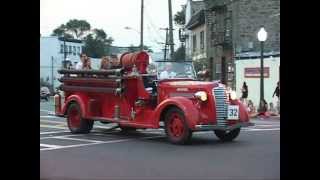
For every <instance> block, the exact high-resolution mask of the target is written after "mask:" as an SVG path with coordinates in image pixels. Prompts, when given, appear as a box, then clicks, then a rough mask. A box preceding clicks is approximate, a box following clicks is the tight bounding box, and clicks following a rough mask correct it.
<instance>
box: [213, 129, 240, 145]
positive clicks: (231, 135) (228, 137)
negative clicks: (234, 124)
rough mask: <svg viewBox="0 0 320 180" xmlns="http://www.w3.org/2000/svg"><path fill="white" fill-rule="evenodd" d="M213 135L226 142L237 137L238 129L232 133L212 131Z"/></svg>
mask: <svg viewBox="0 0 320 180" xmlns="http://www.w3.org/2000/svg"><path fill="white" fill-rule="evenodd" d="M214 133H215V134H216V136H217V137H218V138H219V139H220V140H221V141H224V142H228V141H232V140H234V139H235V138H236V137H238V135H239V133H240V128H237V129H234V130H232V131H223V130H214Z"/></svg>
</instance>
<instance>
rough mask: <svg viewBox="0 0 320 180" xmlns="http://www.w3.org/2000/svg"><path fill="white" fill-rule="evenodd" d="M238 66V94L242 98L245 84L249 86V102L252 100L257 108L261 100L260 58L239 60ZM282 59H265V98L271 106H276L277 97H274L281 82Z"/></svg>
mask: <svg viewBox="0 0 320 180" xmlns="http://www.w3.org/2000/svg"><path fill="white" fill-rule="evenodd" d="M235 66H236V68H235V69H236V92H237V95H238V97H241V94H242V93H241V88H242V85H243V82H246V84H247V85H248V91H249V94H248V100H252V102H253V103H254V105H255V106H257V105H258V103H259V100H260V58H251V59H239V60H236V61H235ZM279 77H280V57H272V56H271V57H265V58H264V98H265V100H266V101H267V103H268V104H269V103H270V102H273V104H274V105H275V104H276V101H277V98H276V96H274V97H272V95H273V92H274V90H275V88H276V87H277V82H278V81H280V79H279Z"/></svg>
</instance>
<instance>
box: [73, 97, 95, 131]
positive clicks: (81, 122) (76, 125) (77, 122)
mask: <svg viewBox="0 0 320 180" xmlns="http://www.w3.org/2000/svg"><path fill="white" fill-rule="evenodd" d="M67 123H68V127H69V129H70V131H71V133H74V134H78V133H79V134H80V133H83V134H85V133H89V132H90V131H91V129H92V127H93V123H94V121H92V120H86V119H83V117H82V114H81V109H80V107H79V105H78V104H77V103H72V104H70V106H69V108H68V117H67Z"/></svg>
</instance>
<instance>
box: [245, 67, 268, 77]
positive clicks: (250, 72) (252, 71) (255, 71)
mask: <svg viewBox="0 0 320 180" xmlns="http://www.w3.org/2000/svg"><path fill="white" fill-rule="evenodd" d="M263 76H264V78H268V77H269V76H270V68H269V67H265V68H264V72H263ZM244 77H246V78H260V68H259V67H257V68H244Z"/></svg>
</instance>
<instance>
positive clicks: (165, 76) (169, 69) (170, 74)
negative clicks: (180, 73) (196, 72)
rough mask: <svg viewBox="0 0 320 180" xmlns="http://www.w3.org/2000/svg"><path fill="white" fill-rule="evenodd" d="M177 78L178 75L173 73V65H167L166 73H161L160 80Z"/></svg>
mask: <svg viewBox="0 0 320 180" xmlns="http://www.w3.org/2000/svg"><path fill="white" fill-rule="evenodd" d="M175 76H176V73H175V72H173V71H172V64H170V63H167V64H166V66H165V68H164V71H162V72H161V73H160V79H168V78H173V77H175Z"/></svg>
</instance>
